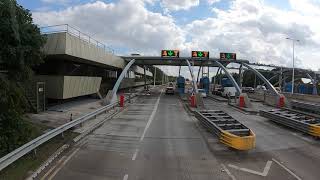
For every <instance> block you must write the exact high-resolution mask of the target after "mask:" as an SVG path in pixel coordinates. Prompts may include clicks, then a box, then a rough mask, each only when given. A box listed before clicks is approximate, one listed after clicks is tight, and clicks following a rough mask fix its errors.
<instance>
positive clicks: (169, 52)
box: [161, 50, 179, 58]
mask: <svg viewBox="0 0 320 180" xmlns="http://www.w3.org/2000/svg"><path fill="white" fill-rule="evenodd" d="M161 57H177V58H178V57H179V50H162V51H161Z"/></svg>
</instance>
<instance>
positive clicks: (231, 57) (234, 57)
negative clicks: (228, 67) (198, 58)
mask: <svg viewBox="0 0 320 180" xmlns="http://www.w3.org/2000/svg"><path fill="white" fill-rule="evenodd" d="M220 59H221V60H237V54H236V53H220Z"/></svg>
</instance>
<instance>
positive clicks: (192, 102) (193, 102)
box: [190, 94, 197, 107]
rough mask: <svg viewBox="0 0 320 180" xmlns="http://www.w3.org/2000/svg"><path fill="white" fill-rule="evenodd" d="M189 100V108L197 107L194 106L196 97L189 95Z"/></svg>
mask: <svg viewBox="0 0 320 180" xmlns="http://www.w3.org/2000/svg"><path fill="white" fill-rule="evenodd" d="M190 100H191V107H196V106H197V105H196V97H195V95H194V94H193V95H191V97H190Z"/></svg>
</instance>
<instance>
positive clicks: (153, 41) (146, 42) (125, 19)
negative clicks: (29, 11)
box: [33, 0, 185, 55]
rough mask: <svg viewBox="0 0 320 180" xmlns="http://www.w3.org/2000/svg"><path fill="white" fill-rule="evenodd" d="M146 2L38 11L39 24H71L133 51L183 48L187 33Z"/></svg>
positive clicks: (123, 1) (124, 1)
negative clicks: (154, 10)
mask: <svg viewBox="0 0 320 180" xmlns="http://www.w3.org/2000/svg"><path fill="white" fill-rule="evenodd" d="M144 3H145V1H139V0H120V1H119V2H117V3H105V2H102V1H97V2H93V3H87V4H83V5H78V6H74V7H70V8H67V9H64V10H61V11H49V12H34V13H33V17H34V19H35V22H36V23H38V24H40V25H42V26H44V25H52V24H70V25H73V26H76V27H78V28H79V29H80V30H81V31H83V32H85V33H87V34H95V35H94V37H96V39H99V40H101V41H103V42H106V43H107V44H111V45H114V46H120V47H125V48H127V49H128V50H129V51H131V52H135V51H138V52H142V53H145V54H153V55H158V54H159V51H160V50H161V49H163V48H174V49H183V43H184V42H185V38H184V31H183V30H182V29H181V28H180V27H178V26H177V25H175V23H174V19H173V18H172V17H169V16H163V15H161V14H159V13H153V12H150V11H148V10H147V9H146V8H145V4H144Z"/></svg>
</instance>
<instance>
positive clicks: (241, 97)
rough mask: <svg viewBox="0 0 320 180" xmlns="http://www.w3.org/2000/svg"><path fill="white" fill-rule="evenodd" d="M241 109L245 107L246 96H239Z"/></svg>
mask: <svg viewBox="0 0 320 180" xmlns="http://www.w3.org/2000/svg"><path fill="white" fill-rule="evenodd" d="M239 107H240V108H244V107H245V102H244V96H239Z"/></svg>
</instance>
